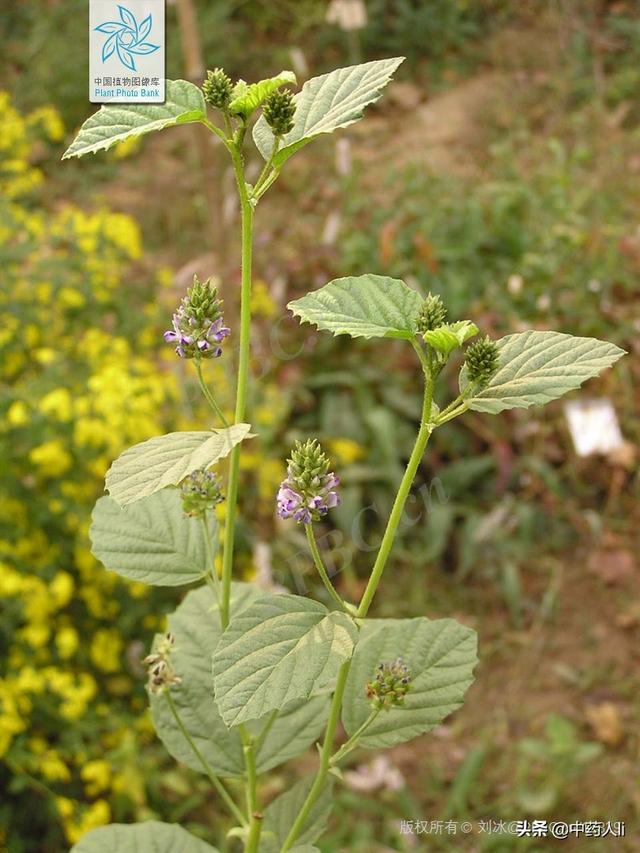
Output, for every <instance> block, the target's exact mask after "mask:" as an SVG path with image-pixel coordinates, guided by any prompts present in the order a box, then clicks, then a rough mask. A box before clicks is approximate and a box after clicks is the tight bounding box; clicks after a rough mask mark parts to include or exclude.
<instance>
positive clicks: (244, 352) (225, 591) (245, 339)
mask: <svg viewBox="0 0 640 853" xmlns="http://www.w3.org/2000/svg"><path fill="white" fill-rule="evenodd" d="M232 158H233V167H234V171H235V176H236V183H237V185H238V195H239V196H240V210H241V215H242V283H241V289H240V348H239V355H238V382H237V386H236V410H235V423H237V424H238V423H242V422H243V421H244V417H245V413H246V409H247V386H248V382H249V349H250V343H251V261H252V249H253V207H252V205H251V201H250V200H249V196H248V194H247V186H246V182H245V179H244V167H243V163H242V155H241V153H240V150H239V149H238V148H236V147H234V148H233V149H232ZM240 452H241V445H240V444H237V445H236V446H235V447H234V448H233V450H232V451H231V455H230V458H229V482H228V487H227V516H226V519H225V527H224V548H223V557H222V599H221V602H220V617H221V620H222V627H223V628H226V627H227V625H228V624H229V601H230V598H231V576H232V571H233V547H234V541H235V525H236V510H237V503H238V476H239V473H240Z"/></svg>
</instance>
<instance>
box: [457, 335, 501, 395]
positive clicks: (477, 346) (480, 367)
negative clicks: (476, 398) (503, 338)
mask: <svg viewBox="0 0 640 853" xmlns="http://www.w3.org/2000/svg"><path fill="white" fill-rule="evenodd" d="M499 355H500V353H499V350H498V345H497V344H496V342H495V341H492V340H491V338H490V337H489V336H488V335H487V336H486V337H485V338H483V339H482V340H481V341H476V342H475V343H474V344H471V345H470V346H469V347H468V348H467V352H466V357H465V361H464V364H465V367H466V368H467V376H468V377H469V381H470V382H478V383H480V384H481V385H486V384H487V382H488V381H489V380H490V379H491V377H492V376H493V375H494V374H495V372H496V370H497V369H498V358H499Z"/></svg>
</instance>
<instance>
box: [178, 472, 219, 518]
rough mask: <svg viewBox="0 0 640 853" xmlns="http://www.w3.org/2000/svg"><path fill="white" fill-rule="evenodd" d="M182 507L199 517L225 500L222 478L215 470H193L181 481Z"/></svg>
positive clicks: (185, 511)
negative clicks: (221, 484)
mask: <svg viewBox="0 0 640 853" xmlns="http://www.w3.org/2000/svg"><path fill="white" fill-rule="evenodd" d="M180 492H181V494H182V509H183V511H184V513H185V515H190V516H192V517H194V518H199V517H201V516H203V515H204V513H205V512H206V511H207V510H208V509H213V507H214V506H215V505H216V504H219V503H221V502H222V501H223V500H224V497H223V496H222V491H221V489H220V478H219V477H218V475H217V474H215V473H214V472H213V471H207V469H206V468H199V469H198V470H197V471H192V472H191V474H189V475H188V476H186V477H185V478H184V480H183V481H182V482H181V483H180Z"/></svg>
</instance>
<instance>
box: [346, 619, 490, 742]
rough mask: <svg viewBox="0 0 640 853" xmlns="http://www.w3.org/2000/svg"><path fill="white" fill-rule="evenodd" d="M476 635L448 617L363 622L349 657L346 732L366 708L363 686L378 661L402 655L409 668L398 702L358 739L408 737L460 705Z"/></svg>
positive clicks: (470, 675)
mask: <svg viewBox="0 0 640 853" xmlns="http://www.w3.org/2000/svg"><path fill="white" fill-rule="evenodd" d="M476 648H477V638H476V633H475V631H473V630H472V629H471V628H467V627H466V626H465V625H461V624H460V623H459V622H456V621H455V620H454V619H435V620H431V619H425V618H424V617H418V618H415V619H372V620H367V622H365V624H364V627H363V629H362V631H361V635H360V640H359V641H358V645H357V646H356V651H355V653H354V656H353V660H352V662H351V668H350V670H349V678H348V680H347V687H346V691H345V697H344V703H343V710H342V722H343V724H344V727H345V729H346V731H347V733H348V734H349V735H352V734H354V732H355V731H356V730H357V729H358V728H359V727H360V726H361V725H362V723H363V722H364V721H365V720H366V719H367V717H368V716H369V714H370V712H371V707H370V705H369V703H368V701H367V698H366V695H365V686H366V684H367V683H368V682H369V681H372V680H373V678H374V676H375V673H376V668H377V667H378V665H379V664H380V663H391V662H393V661H394V660H395V659H396V658H397V657H399V656H400V657H402V658H403V660H404V662H405V663H406V664H407V666H408V667H409V669H410V670H411V673H412V682H411V690H410V691H409V693H408V694H407V695H406V697H405V701H404V705H403V706H401V707H395V708H392V709H391V710H389V711H381V712H380V713H379V714H378V716H377V717H376V719H375V720H374V722H373V723H372V725H371V726H370V728H368V729H367V731H366V733H365V735H364V737H363V738H362V740H361V741H360V743H361V745H362V746H366V747H372V748H379V747H389V746H395V745H396V744H398V743H404V741H407V740H411V739H412V738H414V737H417V736H418V735H420V734H423V733H424V732H428V731H429V730H430V729H432V728H433V727H434V726H437V725H438V724H439V723H441V722H442V720H444V718H445V717H447V716H448V715H449V714H451V713H452V711H455V710H456V708H459V707H460V705H461V704H462V701H463V697H464V694H465V692H466V690H467V688H468V687H469V685H470V684H471V682H472V681H473V668H474V666H475V664H476V663H477V657H476Z"/></svg>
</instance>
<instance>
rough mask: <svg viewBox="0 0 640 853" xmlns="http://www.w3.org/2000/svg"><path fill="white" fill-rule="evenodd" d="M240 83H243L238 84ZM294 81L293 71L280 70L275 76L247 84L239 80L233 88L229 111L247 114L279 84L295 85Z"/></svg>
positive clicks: (261, 102) (278, 86)
mask: <svg viewBox="0 0 640 853" xmlns="http://www.w3.org/2000/svg"><path fill="white" fill-rule="evenodd" d="M240 83H243V84H244V85H242V86H239V84H240ZM295 83H296V75H295V74H294V73H293V71H281V72H280V73H279V74H278V76H277V77H269V79H268V80H260V82H259V83H251V84H249V85H247V84H246V83H244V81H243V80H239V81H238V83H236V86H235V88H234V92H233V97H232V99H231V102H230V104H229V111H230V112H232V113H235V114H237V115H244V116H249V115H251V113H252V112H253V111H254V110H256V109H257V108H258V107H259V106H261V104H263V103H264V102H265V100H266V99H267V98H268V97H269V95H270V94H271V93H272V92H275V91H277V90H278V89H279V88H280V87H281V86H285V85H287V84H292V85H295Z"/></svg>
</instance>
